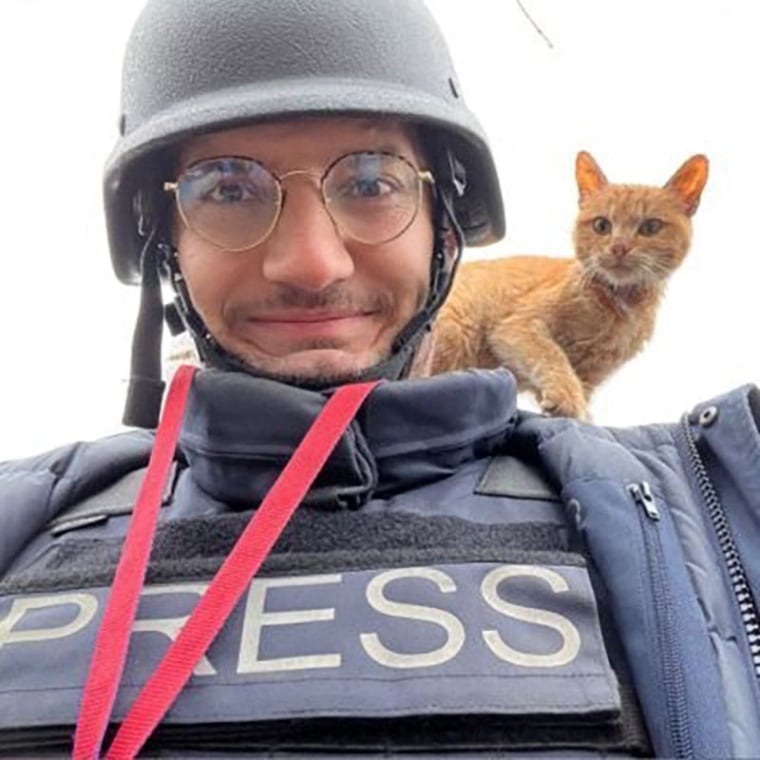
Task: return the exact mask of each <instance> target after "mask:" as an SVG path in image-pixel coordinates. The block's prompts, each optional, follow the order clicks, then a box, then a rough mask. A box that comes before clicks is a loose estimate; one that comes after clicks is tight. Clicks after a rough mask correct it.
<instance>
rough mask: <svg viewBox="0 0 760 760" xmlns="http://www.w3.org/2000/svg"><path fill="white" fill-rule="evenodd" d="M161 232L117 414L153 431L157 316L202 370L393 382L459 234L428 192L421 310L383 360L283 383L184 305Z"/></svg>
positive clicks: (428, 314) (304, 383) (425, 327)
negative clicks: (429, 227)
mask: <svg viewBox="0 0 760 760" xmlns="http://www.w3.org/2000/svg"><path fill="white" fill-rule="evenodd" d="M456 189H458V188H456V186H455V190H456ZM163 227H164V225H163V224H162V223H160V222H157V223H156V224H155V225H154V227H153V229H152V230H151V232H150V234H149V236H148V238H147V240H146V242H145V246H144V247H143V251H142V254H141V269H142V285H141V297H140V309H139V313H138V319H137V324H136V326H135V333H134V338H133V343H132V366H131V377H130V381H129V390H128V393H127V402H126V405H125V409H124V416H123V422H124V424H125V425H131V426H136V427H144V428H155V427H156V426H157V425H158V419H159V414H160V410H161V399H162V396H163V390H164V382H163V381H162V380H161V333H162V328H163V324H162V322H163V318H164V316H166V319H167V322H168V323H169V325H170V327H176V326H177V323H178V322H179V321H180V320H181V324H182V325H184V327H186V328H187V330H188V331H189V332H190V335H191V336H192V338H193V341H194V342H195V345H196V348H197V349H198V353H199V355H200V358H201V360H202V361H203V363H204V364H205V365H206V366H207V367H214V368H216V369H222V370H226V371H232V372H244V373H246V374H248V375H252V376H254V377H262V378H266V379H269V380H275V381H279V382H287V383H289V384H290V385H295V386H298V387H301V388H306V389H310V390H325V389H328V388H333V387H335V386H337V385H341V384H344V383H347V382H366V381H370V380H380V379H386V380H399V379H401V378H404V377H407V376H408V374H409V371H410V370H411V367H412V364H413V363H414V359H415V356H416V354H417V350H418V348H419V345H420V343H421V341H422V339H423V338H424V337H425V335H426V334H427V333H428V332H429V331H430V329H431V327H432V323H433V320H434V318H435V315H436V313H437V311H438V309H439V308H440V307H441V304H442V303H443V302H444V300H445V299H446V296H447V295H448V292H449V289H450V288H451V283H452V280H453V278H454V273H455V271H456V267H457V265H458V263H459V259H460V258H461V253H462V249H463V246H464V235H463V233H462V229H461V228H460V226H459V224H458V223H457V221H456V216H455V215H454V212H453V206H452V202H451V198H450V196H449V194H448V193H447V192H446V191H442V190H440V189H438V190H437V192H436V194H435V211H434V234H435V239H434V245H433V257H432V262H431V267H430V289H429V293H428V297H427V300H426V302H425V305H424V306H423V307H422V309H420V311H418V312H417V313H416V314H415V315H414V316H413V317H412V319H411V320H409V322H408V323H407V324H406V325H405V326H404V327H403V328H402V330H401V331H400V332H399V334H398V335H397V336H396V338H395V339H394V341H393V345H392V347H391V353H390V356H389V357H388V358H387V359H384V360H383V361H380V362H378V363H377V364H374V365H372V366H371V367H368V368H367V369H364V370H361V371H360V372H357V373H354V374H352V375H351V376H350V377H340V378H328V379H324V378H321V379H314V378H298V377H293V378H291V377H282V376H277V375H274V374H270V373H267V372H264V371H262V370H260V369H258V368H256V367H253V366H251V365H250V364H248V363H247V362H244V361H243V360H242V359H241V358H239V357H237V356H235V355H234V354H232V353H230V352H229V351H227V350H226V349H225V348H224V347H223V346H222V345H221V344H220V343H219V342H218V341H217V340H216V338H214V336H213V335H212V334H211V332H210V331H209V329H208V328H207V327H206V325H205V323H204V322H203V319H202V318H201V316H200V314H199V313H198V311H197V310H196V308H195V306H194V305H193V303H192V300H191V298H190V292H189V289H188V287H187V283H186V282H185V278H184V276H183V274H182V272H181V270H180V268H179V263H178V260H177V250H176V248H174V247H173V246H172V245H170V244H169V243H166V242H164V241H161V240H160V237H161V236H162V235H161V232H160V230H161V229H162V228H163ZM159 272H161V274H163V275H165V276H167V277H168V279H169V282H170V283H171V286H172V288H173V290H174V293H175V300H174V303H173V304H170V305H168V306H167V307H166V314H165V313H164V306H163V302H162V298H161V284H160V276H159ZM172 312H173V314H172ZM177 316H179V318H180V320H178V319H177ZM179 331H181V330H179Z"/></svg>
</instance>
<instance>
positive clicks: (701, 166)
mask: <svg viewBox="0 0 760 760" xmlns="http://www.w3.org/2000/svg"><path fill="white" fill-rule="evenodd" d="M707 168H708V163H707V158H705V156H701V155H697V156H692V157H691V158H690V159H688V161H686V162H685V163H684V164H683V165H682V166H681V167H680V168H679V169H678V171H677V172H676V173H675V174H674V175H673V176H672V177H671V178H670V179H669V180H668V181H667V182H666V183H665V185H664V186H663V187H653V186H649V185H619V184H612V183H610V182H608V181H607V178H606V177H605V176H604V174H603V173H602V170H601V169H600V168H599V166H598V165H597V163H596V161H594V159H593V158H592V157H591V155H590V154H589V153H586V152H585V151H581V152H580V153H579V154H578V156H577V158H576V162H575V177H576V181H577V183H578V191H579V193H580V200H579V203H580V210H579V213H578V218H577V220H576V223H575V231H574V234H573V240H574V242H575V253H576V256H577V258H578V259H579V261H580V262H581V263H582V264H583V267H584V270H585V272H586V273H588V274H589V275H593V276H594V277H595V278H596V279H600V280H602V281H604V282H606V283H607V284H609V285H611V286H613V287H619V288H630V287H634V288H640V287H644V288H646V287H651V286H654V285H659V284H660V283H662V282H663V281H664V280H665V279H666V278H667V277H668V276H669V275H670V273H671V272H673V270H674V269H676V268H677V267H678V266H679V264H680V263H681V262H682V261H683V259H684V256H686V252H687V251H688V249H689V243H690V242H691V217H692V216H693V214H694V212H695V211H696V210H697V206H698V205H699V198H700V195H701V193H702V189H703V188H704V186H705V182H707Z"/></svg>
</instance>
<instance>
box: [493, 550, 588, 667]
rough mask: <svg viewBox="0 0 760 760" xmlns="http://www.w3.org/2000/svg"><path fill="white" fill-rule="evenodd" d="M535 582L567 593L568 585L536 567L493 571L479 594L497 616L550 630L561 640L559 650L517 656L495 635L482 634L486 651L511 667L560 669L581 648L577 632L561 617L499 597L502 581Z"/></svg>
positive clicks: (511, 566)
mask: <svg viewBox="0 0 760 760" xmlns="http://www.w3.org/2000/svg"><path fill="white" fill-rule="evenodd" d="M520 577H523V578H538V579H539V580H542V581H545V582H546V583H548V584H549V586H550V587H551V590H552V591H554V592H555V593H561V592H563V591H567V590H568V588H569V586H568V585H567V581H566V580H565V579H564V578H563V577H562V576H561V575H560V574H559V573H555V572H554V571H553V570H549V569H548V568H546V567H539V566H537V565H504V566H503V567H497V568H495V569H494V570H492V571H491V572H490V573H488V575H486V577H485V578H484V579H483V583H482V584H481V587H480V588H481V592H482V594H483V598H484V599H485V600H486V602H487V603H488V604H489V605H490V606H491V607H493V609H495V610H496V611H497V612H500V613H502V614H504V615H507V616H508V617H512V618H514V619H515V620H523V621H525V622H526V623H534V624H535V625H544V626H547V627H549V628H553V629H554V630H555V631H557V633H559V634H560V636H562V638H563V644H562V646H561V647H560V648H559V649H558V650H557V651H556V652H552V653H551V654H531V653H528V652H520V651H518V650H517V649H513V648H512V647H511V646H509V644H507V643H506V642H505V641H504V640H503V639H502V638H501V636H499V634H498V633H497V632H496V631H492V630H488V631H483V638H484V639H485V642H486V644H487V645H488V648H489V649H490V650H491V651H492V652H493V653H494V654H495V655H496V656H497V657H498V658H499V659H501V660H504V661H505V662H511V663H512V664H513V665H521V666H523V667H528V668H529V667H533V668H559V667H561V666H562V665H567V664H568V663H570V662H572V661H573V660H574V659H575V658H576V657H577V656H578V652H579V651H580V648H581V637H580V634H579V633H578V629H577V628H576V627H575V626H574V625H573V624H572V623H571V622H570V621H569V620H568V619H567V618H566V617H563V616H562V615H558V614H557V613H555V612H549V611H548V610H541V609H534V608H532V607H523V606H521V605H519V604H512V603H511V602H507V601H505V600H504V599H502V598H501V597H500V596H499V594H498V586H499V584H500V583H501V582H502V581H505V580H508V579H510V578H520Z"/></svg>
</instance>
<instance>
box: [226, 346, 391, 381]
mask: <svg viewBox="0 0 760 760" xmlns="http://www.w3.org/2000/svg"><path fill="white" fill-rule="evenodd" d="M237 358H238V359H239V360H241V361H242V362H243V363H244V364H245V365H246V366H248V367H250V369H251V370H252V373H253V374H258V375H261V376H264V377H268V378H270V379H272V380H276V381H278V382H282V383H287V384H288V385H296V386H299V387H302V388H315V389H321V388H332V387H334V386H337V385H344V384H346V383H353V382H357V381H360V380H362V379H365V378H366V376H367V375H368V374H370V373H371V371H372V369H373V368H374V367H375V366H376V365H378V364H380V363H381V362H382V361H383V357H381V356H378V355H369V356H364V357H357V356H356V355H353V354H349V353H347V352H346V351H341V350H338V349H325V348H320V349H313V350H308V351H299V352H297V353H295V354H291V355H289V356H287V357H283V358H278V359H271V358H269V357H267V358H266V359H262V358H260V357H254V356H246V355H240V354H237Z"/></svg>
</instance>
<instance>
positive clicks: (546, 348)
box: [487, 317, 589, 420]
mask: <svg viewBox="0 0 760 760" xmlns="http://www.w3.org/2000/svg"><path fill="white" fill-rule="evenodd" d="M487 341H488V346H489V348H490V350H491V352H492V353H493V355H494V357H495V358H496V359H497V361H498V362H499V364H501V365H503V366H505V367H506V368H507V369H509V370H511V371H512V373H513V374H514V375H515V377H516V378H517V382H518V385H519V386H521V387H523V388H528V389H529V390H532V391H533V392H534V393H535V395H536V400H537V401H538V403H539V405H540V407H541V409H542V410H543V411H544V412H546V413H547V414H551V415H552V416H555V417H576V418H578V419H581V420H588V419H589V413H588V404H587V399H586V393H585V391H584V388H583V384H582V383H581V381H580V379H579V378H578V375H576V374H575V370H574V369H573V367H572V365H571V364H570V361H569V359H568V358H567V354H566V353H565V352H564V351H563V350H562V347H561V346H559V345H558V344H557V343H556V342H555V340H554V338H553V337H552V335H551V333H550V331H549V329H548V328H547V327H546V325H545V324H544V323H543V322H541V321H538V320H531V321H529V322H528V321H524V320H523V319H520V318H519V317H518V318H512V319H508V320H504V321H503V322H502V323H501V324H500V325H498V326H497V327H496V328H494V329H493V330H492V331H491V333H490V335H489V336H488V339H487Z"/></svg>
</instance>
